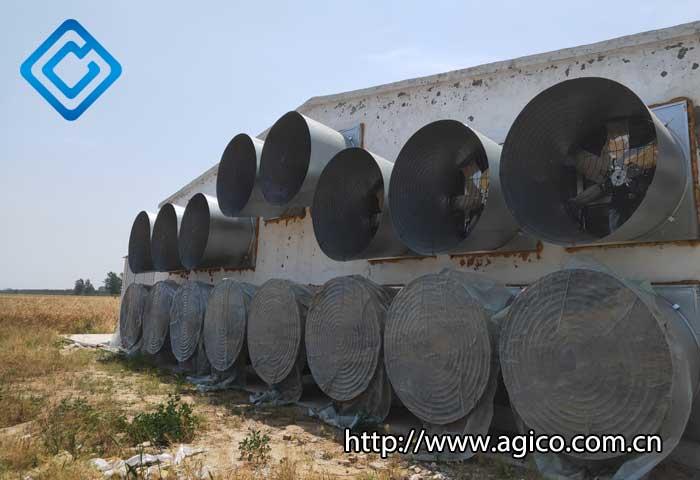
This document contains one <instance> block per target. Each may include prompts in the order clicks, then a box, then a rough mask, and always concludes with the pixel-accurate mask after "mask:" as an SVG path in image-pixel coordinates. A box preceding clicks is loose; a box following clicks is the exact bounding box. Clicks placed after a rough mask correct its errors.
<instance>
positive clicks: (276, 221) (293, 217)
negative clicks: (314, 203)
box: [264, 208, 306, 225]
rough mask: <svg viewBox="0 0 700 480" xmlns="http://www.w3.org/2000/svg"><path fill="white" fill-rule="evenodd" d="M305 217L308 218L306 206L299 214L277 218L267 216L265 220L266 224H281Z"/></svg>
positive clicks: (294, 221)
mask: <svg viewBox="0 0 700 480" xmlns="http://www.w3.org/2000/svg"><path fill="white" fill-rule="evenodd" d="M304 218H306V208H305V209H304V211H303V212H302V213H300V214H299V215H289V216H286V217H277V218H266V219H265V220H264V222H265V225H274V224H281V223H284V224H285V225H289V224H290V223H296V222H298V221H300V220H303V219H304Z"/></svg>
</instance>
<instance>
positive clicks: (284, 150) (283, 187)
mask: <svg viewBox="0 0 700 480" xmlns="http://www.w3.org/2000/svg"><path fill="white" fill-rule="evenodd" d="M310 156H311V136H310V134H309V127H308V126H307V125H306V120H304V117H303V116H302V115H301V114H299V113H297V112H289V113H286V114H285V115H284V116H282V118H280V119H279V120H277V122H275V124H274V125H273V126H272V128H271V129H270V132H269V133H268V134H267V137H266V138H265V145H264V146H263V152H262V159H261V165H260V177H261V187H262V192H263V196H264V197H265V200H267V201H268V202H270V203H272V204H273V205H284V204H286V203H288V202H289V201H290V200H292V199H293V198H294V196H295V195H296V194H297V193H298V192H299V190H300V189H301V186H302V184H303V183H304V179H305V178H306V174H307V171H308V169H309V160H310Z"/></svg>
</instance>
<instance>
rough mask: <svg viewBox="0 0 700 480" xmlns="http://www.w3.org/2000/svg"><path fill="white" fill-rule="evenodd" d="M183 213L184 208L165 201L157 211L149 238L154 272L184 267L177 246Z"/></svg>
mask: <svg viewBox="0 0 700 480" xmlns="http://www.w3.org/2000/svg"><path fill="white" fill-rule="evenodd" d="M184 214H185V209H184V208H182V207H180V206H178V205H174V204H172V203H166V204H165V205H163V206H162V207H160V210H159V211H158V216H157V217H156V221H155V224H154V225H153V237H152V239H151V255H152V257H153V268H154V270H155V271H156V272H173V271H176V270H182V269H183V268H184V267H183V266H182V262H181V261H180V253H179V252H178V247H177V237H178V233H179V232H180V224H181V223H182V216H183V215H184Z"/></svg>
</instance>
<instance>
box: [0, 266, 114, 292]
mask: <svg viewBox="0 0 700 480" xmlns="http://www.w3.org/2000/svg"><path fill="white" fill-rule="evenodd" d="M102 283H103V285H102V286H101V287H100V288H95V286H94V285H93V284H92V282H91V281H90V279H89V278H86V279H82V278H79V279H77V280H76V281H75V284H74V285H73V288H67V289H65V290H61V289H50V288H25V289H16V288H6V289H4V290H0V292H2V293H6V294H7V293H10V294H19V295H21V294H31V295H70V294H73V295H119V294H120V293H121V291H122V275H121V274H119V275H117V274H116V273H114V272H109V273H107V278H105V279H104V280H103V281H102Z"/></svg>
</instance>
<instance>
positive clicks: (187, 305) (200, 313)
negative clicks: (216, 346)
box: [170, 281, 214, 362]
mask: <svg viewBox="0 0 700 480" xmlns="http://www.w3.org/2000/svg"><path fill="white" fill-rule="evenodd" d="M213 288H214V286H213V285H209V284H208V283H203V282H195V281H187V282H185V283H184V284H182V285H181V286H180V288H178V289H177V291H176V292H175V296H174V297H173V300H172V305H171V307H170V346H171V348H172V350H173V354H174V355H175V358H176V359H177V361H178V362H186V361H187V360H189V359H190V358H191V357H192V356H193V355H194V354H195V352H196V351H197V348H198V347H199V346H200V343H201V342H200V340H201V335H202V325H203V323H204V314H205V312H206V310H207V302H208V300H209V294H210V293H211V291H212V289H213Z"/></svg>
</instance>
